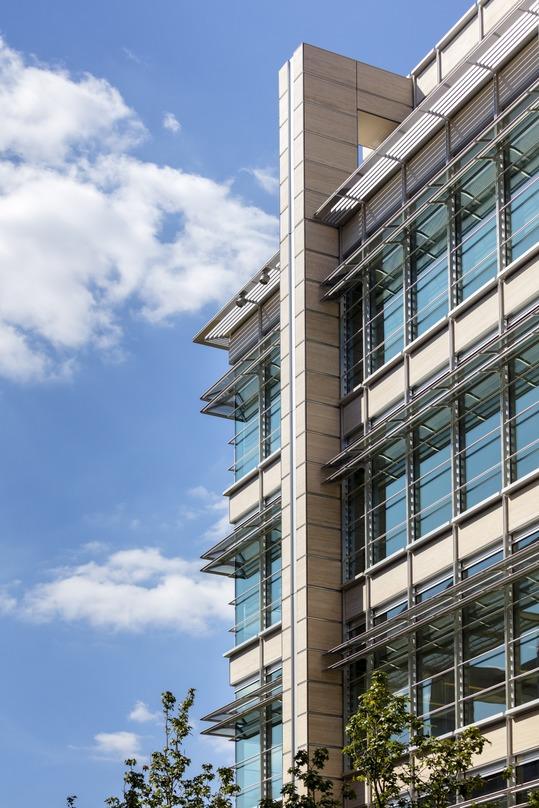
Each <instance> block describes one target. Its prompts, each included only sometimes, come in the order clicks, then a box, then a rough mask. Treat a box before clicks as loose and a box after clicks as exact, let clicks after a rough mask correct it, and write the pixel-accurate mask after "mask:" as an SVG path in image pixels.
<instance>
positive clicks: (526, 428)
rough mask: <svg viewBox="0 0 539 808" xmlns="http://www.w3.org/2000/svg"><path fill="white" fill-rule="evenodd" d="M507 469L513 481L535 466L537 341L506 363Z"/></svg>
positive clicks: (538, 448) (538, 453)
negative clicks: (509, 431) (508, 377)
mask: <svg viewBox="0 0 539 808" xmlns="http://www.w3.org/2000/svg"><path fill="white" fill-rule="evenodd" d="M509 373H510V386H509V401H510V408H511V459H512V463H511V470H512V478H513V479H514V480H516V479H518V478H519V477H523V476H524V475H525V474H529V472H531V471H534V470H535V469H536V468H537V467H538V466H539V344H536V345H533V346H531V347H530V348H528V349H527V350H526V351H523V352H522V353H521V354H520V355H519V356H517V357H515V359H513V360H512V361H511V362H510V364H509Z"/></svg>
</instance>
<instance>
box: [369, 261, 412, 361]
mask: <svg viewBox="0 0 539 808" xmlns="http://www.w3.org/2000/svg"><path fill="white" fill-rule="evenodd" d="M403 255H404V253H403V249H402V247H401V246H400V245H397V246H395V247H390V248H386V249H385V250H384V252H383V253H382V255H381V256H380V257H379V258H377V259H375V261H374V262H373V265H372V266H371V269H370V273H369V277H370V306H371V310H370V340H371V349H370V350H371V370H376V369H377V368H379V367H381V366H382V365H383V364H384V363H385V362H387V361H389V359H391V357H393V356H396V354H398V353H399V352H400V351H402V348H403V345H404V319H403V318H404V297H403Z"/></svg>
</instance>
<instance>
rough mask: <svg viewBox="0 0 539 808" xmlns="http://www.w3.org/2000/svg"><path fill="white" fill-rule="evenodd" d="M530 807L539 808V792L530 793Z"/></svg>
mask: <svg viewBox="0 0 539 808" xmlns="http://www.w3.org/2000/svg"><path fill="white" fill-rule="evenodd" d="M528 805H529V807H530V808H539V791H528Z"/></svg>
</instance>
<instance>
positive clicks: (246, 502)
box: [229, 476, 260, 523]
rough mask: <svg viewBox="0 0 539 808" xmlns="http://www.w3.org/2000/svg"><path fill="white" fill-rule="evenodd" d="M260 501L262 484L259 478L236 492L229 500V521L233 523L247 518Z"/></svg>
mask: <svg viewBox="0 0 539 808" xmlns="http://www.w3.org/2000/svg"><path fill="white" fill-rule="evenodd" d="M259 499H260V483H259V480H258V476H257V477H255V478H254V479H253V480H251V481H250V482H248V483H246V484H245V486H243V487H241V488H239V489H238V490H237V491H235V492H234V493H233V494H232V495H231V496H230V500H229V519H230V521H231V522H232V523H234V522H237V521H238V520H239V519H241V518H242V516H245V515H246V514H248V513H249V511H252V510H254V508H256V507H258V503H259Z"/></svg>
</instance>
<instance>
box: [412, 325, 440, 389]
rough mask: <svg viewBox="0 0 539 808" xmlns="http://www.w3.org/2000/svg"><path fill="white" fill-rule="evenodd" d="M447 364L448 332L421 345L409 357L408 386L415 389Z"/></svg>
mask: <svg viewBox="0 0 539 808" xmlns="http://www.w3.org/2000/svg"><path fill="white" fill-rule="evenodd" d="M448 364H449V331H448V330H447V329H445V330H444V331H443V332H442V333H441V334H439V335H437V336H435V337H434V338H433V339H431V340H429V341H428V342H427V343H426V344H423V345H422V346H421V347H420V348H418V349H417V350H416V351H414V352H413V353H412V354H411V355H410V385H411V386H412V387H417V386H418V385H420V384H421V383H422V382H425V381H426V380H428V379H430V377H431V376H434V375H435V374H436V373H437V372H440V371H441V370H443V369H444V368H445V367H447V366H448Z"/></svg>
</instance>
